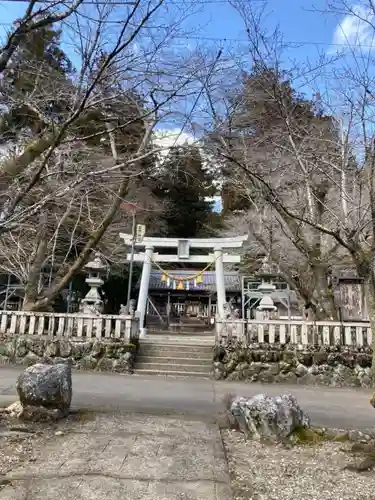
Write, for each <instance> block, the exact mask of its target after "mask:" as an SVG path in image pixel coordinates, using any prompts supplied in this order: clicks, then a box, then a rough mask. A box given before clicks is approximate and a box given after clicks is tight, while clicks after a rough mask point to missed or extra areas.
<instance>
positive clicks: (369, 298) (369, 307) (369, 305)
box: [365, 279, 375, 380]
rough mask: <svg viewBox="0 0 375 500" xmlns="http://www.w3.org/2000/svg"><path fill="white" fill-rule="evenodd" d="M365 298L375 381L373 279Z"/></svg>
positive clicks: (374, 295)
mask: <svg viewBox="0 0 375 500" xmlns="http://www.w3.org/2000/svg"><path fill="white" fill-rule="evenodd" d="M365 297H366V305H367V313H368V317H369V321H370V326H371V332H372V376H373V378H374V380H375V287H374V280H373V279H369V280H367V282H366V283H365Z"/></svg>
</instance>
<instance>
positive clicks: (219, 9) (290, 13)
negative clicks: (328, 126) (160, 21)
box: [0, 0, 360, 57]
mask: <svg viewBox="0 0 375 500" xmlns="http://www.w3.org/2000/svg"><path fill="white" fill-rule="evenodd" d="M177 1H178V0H177ZM200 1H201V2H202V5H201V9H200V10H199V12H198V13H197V14H196V15H195V16H194V17H192V18H189V19H188V20H187V27H189V28H192V27H193V26H194V28H195V29H196V30H197V34H196V35H195V36H197V37H199V36H202V37H208V38H211V37H212V38H217V39H218V40H217V41H216V42H215V41H210V40H207V41H203V40H202V42H205V43H207V44H208V43H213V44H216V45H217V46H224V47H227V46H229V45H233V44H235V43H237V41H236V40H237V39H238V40H241V39H244V38H245V36H244V33H243V25H242V22H241V20H240V18H239V15H238V14H237V13H236V12H235V11H234V9H233V8H232V7H230V6H229V5H228V4H227V3H226V2H225V0H223V1H222V0H212V1H210V0H198V1H197V2H196V4H198V5H199V3H200ZM248 1H249V2H252V3H254V5H256V4H260V0H248ZM182 3H183V2H181V4H182ZM356 3H357V4H360V2H356ZM313 4H314V6H315V8H316V9H322V10H324V8H325V5H326V0H287V1H282V0H269V2H268V7H267V11H268V12H269V13H270V14H269V16H268V18H267V24H268V25H269V27H271V28H272V27H274V26H275V25H276V24H279V25H280V28H281V31H282V32H283V33H284V37H285V40H287V41H292V42H306V44H304V45H303V46H302V47H299V48H295V49H294V50H291V53H292V54H293V55H295V56H298V57H307V56H308V57H315V55H316V51H317V48H319V50H324V49H327V48H328V45H329V44H330V42H331V41H333V40H334V38H335V36H334V33H335V29H336V28H337V24H338V18H337V17H335V16H334V15H329V14H327V15H325V14H321V13H316V12H311V10H312V8H313V7H312V5H313ZM25 6H26V4H25V3H15V2H13V3H11V2H1V1H0V24H1V25H2V26H1V28H2V31H3V30H4V29H5V27H4V24H5V25H6V24H7V23H11V22H12V21H13V20H14V19H16V18H17V17H19V16H21V15H22V13H23V12H24V10H25ZM308 10H310V12H309V11H308ZM221 39H222V40H221ZM224 39H234V40H232V41H227V42H225V41H224ZM335 41H336V42H340V41H341V40H340V39H339V37H336V39H335ZM316 42H318V45H316ZM192 43H194V40H192ZM238 43H241V42H240V41H239V42H238Z"/></svg>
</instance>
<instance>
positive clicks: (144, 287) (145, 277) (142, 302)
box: [136, 246, 154, 338]
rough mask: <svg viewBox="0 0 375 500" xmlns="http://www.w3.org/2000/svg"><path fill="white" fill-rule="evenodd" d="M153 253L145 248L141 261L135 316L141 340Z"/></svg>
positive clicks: (144, 334)
mask: <svg viewBox="0 0 375 500" xmlns="http://www.w3.org/2000/svg"><path fill="white" fill-rule="evenodd" d="M153 253H154V247H152V246H146V248H145V260H144V261H143V269H142V277H141V285H140V287H139V295H138V304H137V313H136V314H137V316H138V318H139V333H140V334H139V336H140V338H143V337H145V336H146V328H145V327H144V322H145V316H146V309H147V299H148V287H149V283H150V276H151V268H152V256H153Z"/></svg>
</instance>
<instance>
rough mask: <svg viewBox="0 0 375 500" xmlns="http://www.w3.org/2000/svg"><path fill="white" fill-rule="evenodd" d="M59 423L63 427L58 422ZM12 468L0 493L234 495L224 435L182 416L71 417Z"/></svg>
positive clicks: (136, 499)
mask: <svg viewBox="0 0 375 500" xmlns="http://www.w3.org/2000/svg"><path fill="white" fill-rule="evenodd" d="M60 428H61V427H60ZM62 431H63V435H59V436H57V437H56V438H54V439H51V440H49V441H48V442H47V445H46V446H45V447H41V449H40V450H39V451H38V452H37V454H36V460H35V461H33V462H31V463H28V464H26V465H24V466H22V467H21V468H18V469H15V470H13V471H12V472H11V473H9V474H8V475H7V479H8V480H9V481H10V484H9V485H8V486H6V487H5V488H4V489H3V490H1V491H0V499H1V500H21V499H22V500H23V499H27V500H46V499H48V500H91V499H95V500H167V499H168V500H177V499H183V500H229V499H230V498H231V490H230V486H229V477H228V473H227V464H226V460H225V456H224V452H223V448H222V444H221V438H220V434H219V431H218V429H217V428H215V427H214V426H213V425H209V424H205V423H203V422H199V421H194V420H186V419H181V418H165V417H149V416H146V415H144V416H141V415H131V416H130V415H129V414H128V415H127V417H125V418H124V417H123V416H122V415H121V414H118V413H117V414H107V413H102V414H97V415H95V417H94V418H93V419H92V420H89V421H86V422H83V423H79V422H76V423H74V422H68V423H67V425H66V428H65V429H64V427H62Z"/></svg>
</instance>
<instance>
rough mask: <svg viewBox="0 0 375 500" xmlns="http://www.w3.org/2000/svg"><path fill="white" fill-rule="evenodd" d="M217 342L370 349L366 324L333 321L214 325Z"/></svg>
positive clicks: (227, 323) (369, 329)
mask: <svg viewBox="0 0 375 500" xmlns="http://www.w3.org/2000/svg"><path fill="white" fill-rule="evenodd" d="M216 332H217V336H216V339H217V341H219V340H221V339H223V340H230V339H231V338H233V339H238V340H241V341H244V342H246V343H248V344H250V343H257V344H300V345H327V346H328V345H330V346H335V345H346V346H358V347H361V346H371V345H372V332H371V327H370V323H367V322H363V323H355V322H353V323H351V322H350V323H349V322H348V323H346V322H345V323H340V322H334V321H299V320H292V321H278V320H270V321H257V320H248V321H244V320H234V321H231V320H230V321H224V322H220V321H219V322H218V323H217V328H216Z"/></svg>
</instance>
